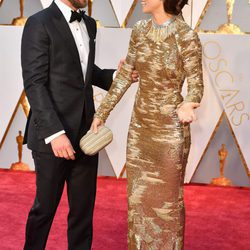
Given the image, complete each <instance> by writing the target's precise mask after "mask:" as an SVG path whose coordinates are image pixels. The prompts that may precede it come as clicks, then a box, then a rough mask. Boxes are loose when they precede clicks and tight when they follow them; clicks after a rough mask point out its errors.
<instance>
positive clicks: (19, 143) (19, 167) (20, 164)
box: [10, 131, 30, 171]
mask: <svg viewBox="0 0 250 250" xmlns="http://www.w3.org/2000/svg"><path fill="white" fill-rule="evenodd" d="M16 142H17V149H18V162H15V163H12V164H11V167H10V169H11V170H22V171H28V170H30V168H29V166H28V165H27V164H26V163H23V162H22V154H23V136H22V131H19V134H18V136H17V137H16Z"/></svg>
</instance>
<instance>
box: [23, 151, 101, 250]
mask: <svg viewBox="0 0 250 250" xmlns="http://www.w3.org/2000/svg"><path fill="white" fill-rule="evenodd" d="M32 154H33V158H34V162H35V168H36V197H35V201H34V204H33V206H32V208H31V210H30V212H29V216H28V220H27V225H26V241H25V246H24V249H25V250H43V249H45V246H46V242H47V238H48V234H49V231H50V228H51V225H52V222H53V218H54V215H55V212H56V209H57V206H58V204H59V202H60V199H61V196H62V192H63V189H64V184H65V182H66V183H67V194H68V203H69V214H68V249H69V250H89V249H91V243H92V233H93V226H92V222H93V210H94V203H95V195H96V177H97V164H98V156H97V155H96V156H86V155H84V154H82V153H77V154H76V160H75V161H72V160H65V159H62V158H56V157H55V156H54V155H53V154H48V153H40V152H32Z"/></svg>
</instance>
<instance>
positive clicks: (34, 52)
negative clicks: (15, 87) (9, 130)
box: [21, 16, 74, 159]
mask: <svg viewBox="0 0 250 250" xmlns="http://www.w3.org/2000/svg"><path fill="white" fill-rule="evenodd" d="M49 47H50V41H49V37H48V34H47V32H46V30H45V28H44V26H43V24H42V23H41V22H40V21H39V20H37V18H36V17H34V16H32V17H30V18H29V19H28V21H27V23H26V25H25V27H24V31H23V37H22V46H21V62H22V69H23V80H24V88H25V92H26V95H27V97H28V100H29V103H30V106H31V109H32V116H34V123H35V127H36V129H37V134H38V139H44V140H45V139H46V138H49V137H50V136H52V135H54V134H56V133H58V132H59V131H63V130H64V128H63V125H62V123H61V121H60V119H59V117H58V114H57V112H56V110H55V107H54V105H53V102H52V100H51V97H50V93H49V91H48V84H49V83H48V81H49V76H48V74H49ZM51 146H52V150H53V152H54V154H55V156H57V157H64V158H66V159H74V156H73V154H74V150H73V148H72V146H71V143H70V141H69V139H68V138H67V136H66V135H65V134H61V135H59V136H58V137H56V138H54V139H53V140H52V141H51Z"/></svg>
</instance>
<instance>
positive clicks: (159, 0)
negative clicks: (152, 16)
mask: <svg viewBox="0 0 250 250" xmlns="http://www.w3.org/2000/svg"><path fill="white" fill-rule="evenodd" d="M163 3H164V0H142V1H141V5H142V11H143V13H153V12H155V11H157V10H158V9H161V8H163Z"/></svg>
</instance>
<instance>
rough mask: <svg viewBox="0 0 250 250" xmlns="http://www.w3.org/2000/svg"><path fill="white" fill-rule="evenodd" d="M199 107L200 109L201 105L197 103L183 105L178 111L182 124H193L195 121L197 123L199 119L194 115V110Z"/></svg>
mask: <svg viewBox="0 0 250 250" xmlns="http://www.w3.org/2000/svg"><path fill="white" fill-rule="evenodd" d="M198 107H200V104H199V103H195V102H187V103H183V104H182V105H181V106H180V107H179V108H178V109H177V111H176V112H177V115H178V117H179V120H180V122H181V123H191V122H193V121H196V120H197V117H196V115H195V113H194V109H196V108H198Z"/></svg>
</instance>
